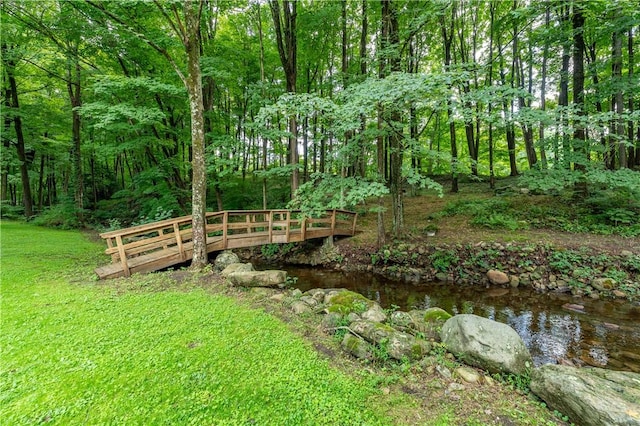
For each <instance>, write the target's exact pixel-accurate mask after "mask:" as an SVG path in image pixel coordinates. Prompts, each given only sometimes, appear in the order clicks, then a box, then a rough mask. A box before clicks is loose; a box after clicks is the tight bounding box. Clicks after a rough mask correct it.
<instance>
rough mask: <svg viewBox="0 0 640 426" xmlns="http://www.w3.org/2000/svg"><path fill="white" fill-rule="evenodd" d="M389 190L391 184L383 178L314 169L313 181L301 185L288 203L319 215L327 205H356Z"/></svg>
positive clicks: (306, 212) (328, 206)
mask: <svg viewBox="0 0 640 426" xmlns="http://www.w3.org/2000/svg"><path fill="white" fill-rule="evenodd" d="M388 193H389V190H388V189H387V187H386V186H385V185H383V184H381V183H379V182H371V181H368V180H366V179H362V178H357V177H341V176H334V175H327V174H321V173H314V174H312V175H311V177H310V179H309V181H307V182H305V183H304V184H302V185H300V187H299V188H298V191H297V192H296V196H295V198H294V199H293V200H291V202H290V203H289V204H288V205H287V207H288V208H292V209H299V210H302V212H303V213H304V214H306V215H309V216H318V215H320V214H322V213H324V211H325V210H327V209H354V208H355V206H356V205H357V204H360V203H363V202H364V201H365V200H367V199H369V198H372V197H380V196H382V195H385V194H388Z"/></svg>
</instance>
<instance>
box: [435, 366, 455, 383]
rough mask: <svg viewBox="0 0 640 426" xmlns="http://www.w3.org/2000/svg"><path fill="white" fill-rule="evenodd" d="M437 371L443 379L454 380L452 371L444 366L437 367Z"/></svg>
mask: <svg viewBox="0 0 640 426" xmlns="http://www.w3.org/2000/svg"><path fill="white" fill-rule="evenodd" d="M436 371H437V372H438V374H440V375H441V376H442V377H443V378H445V379H447V380H451V379H452V378H453V375H452V374H451V370H449V369H448V368H447V367H445V366H444V365H441V364H438V365H436Z"/></svg>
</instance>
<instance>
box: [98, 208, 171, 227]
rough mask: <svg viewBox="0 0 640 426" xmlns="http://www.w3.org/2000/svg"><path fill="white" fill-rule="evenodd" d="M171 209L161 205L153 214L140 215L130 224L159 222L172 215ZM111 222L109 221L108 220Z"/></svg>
mask: <svg viewBox="0 0 640 426" xmlns="http://www.w3.org/2000/svg"><path fill="white" fill-rule="evenodd" d="M172 215H173V210H165V209H164V208H163V207H162V206H158V207H156V211H155V212H153V216H151V215H149V216H144V215H143V216H140V217H139V218H138V220H136V221H134V222H133V223H132V224H131V226H138V225H144V224H147V223H152V222H159V221H161V220H165V219H171V218H172V217H173V216H172ZM110 223H111V222H110Z"/></svg>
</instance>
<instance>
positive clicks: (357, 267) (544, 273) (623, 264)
mask: <svg viewBox="0 0 640 426" xmlns="http://www.w3.org/2000/svg"><path fill="white" fill-rule="evenodd" d="M245 255H247V256H249V257H252V258H256V257H263V258H265V261H268V262H285V263H288V264H298V265H310V266H318V265H320V266H323V267H326V268H333V269H339V270H344V271H367V272H372V273H375V274H379V275H381V276H384V277H386V278H389V279H392V280H397V281H404V282H407V283H409V284H414V285H419V284H420V283H421V282H433V281H443V282H448V283H452V284H455V285H459V286H482V287H493V288H495V287H503V288H509V287H512V288H514V287H531V288H533V289H535V290H536V291H540V292H556V293H570V294H572V295H573V296H575V297H576V298H577V299H579V298H581V297H588V298H591V299H600V298H607V299H613V298H617V299H622V300H627V301H629V302H632V303H636V304H637V303H640V253H634V252H632V251H630V250H622V251H620V252H619V253H615V254H614V253H608V252H604V251H601V250H598V249H595V248H590V247H581V248H572V249H569V248H558V247H553V246H551V245H548V244H530V243H499V242H477V243H474V244H443V245H437V246H436V245H432V244H428V243H402V242H397V243H393V244H389V245H387V246H384V247H383V248H381V249H376V248H374V247H361V246H356V245H352V244H351V243H350V242H349V241H348V240H343V241H339V242H337V243H336V244H327V243H326V242H325V244H323V245H321V246H318V245H314V244H311V243H306V244H300V245H298V246H291V247H283V248H281V249H280V250H279V251H276V252H275V253H274V254H272V255H271V256H266V257H265V256H264V255H263V254H262V253H261V252H257V251H254V252H250V253H246V254H245Z"/></svg>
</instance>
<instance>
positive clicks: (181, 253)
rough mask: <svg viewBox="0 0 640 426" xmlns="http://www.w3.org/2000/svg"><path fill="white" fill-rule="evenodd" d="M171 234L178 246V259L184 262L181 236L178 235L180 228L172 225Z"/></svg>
mask: <svg viewBox="0 0 640 426" xmlns="http://www.w3.org/2000/svg"><path fill="white" fill-rule="evenodd" d="M173 233H174V234H175V235H176V244H177V246H178V251H179V252H180V257H181V258H182V259H183V260H186V259H185V257H184V255H185V253H184V248H183V246H182V234H181V233H180V227H179V226H178V224H177V223H174V224H173Z"/></svg>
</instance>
